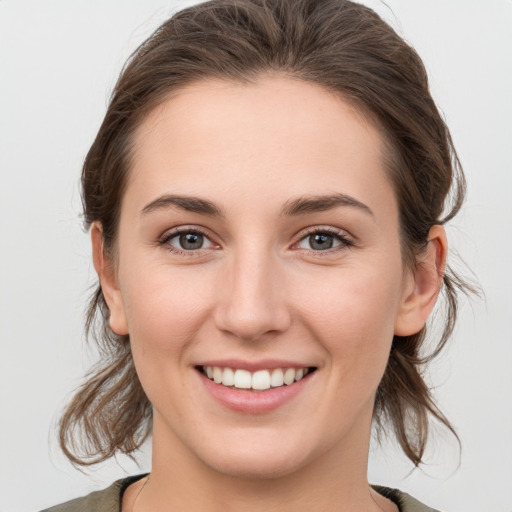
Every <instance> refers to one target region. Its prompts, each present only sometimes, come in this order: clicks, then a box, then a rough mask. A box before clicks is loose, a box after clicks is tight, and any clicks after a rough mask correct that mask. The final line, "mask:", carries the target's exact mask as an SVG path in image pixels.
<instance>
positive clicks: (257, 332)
mask: <svg viewBox="0 0 512 512" xmlns="http://www.w3.org/2000/svg"><path fill="white" fill-rule="evenodd" d="M228 260H229V263H227V268H226V273H227V275H224V277H225V282H224V283H220V286H221V287H222V288H221V289H222V292H221V295H222V300H221V301H220V304H219V307H218V311H217V315H216V316H217V326H218V327H219V328H220V329H221V330H224V331H229V332H231V333H232V334H234V335H235V336H237V337H238V338H240V339H244V340H249V341H250V340H256V339H258V338H260V337H261V336H263V335H264V334H267V333H271V332H273V333H276V332H282V331H284V330H285V329H286V328H287V327H288V325H289V323H290V314H289V311H288V308H287V304H286V297H285V293H284V289H283V286H282V285H283V276H282V272H281V271H280V270H282V269H280V268H279V267H280V265H279V261H278V259H277V258H276V256H275V255H274V254H273V253H272V251H271V250H269V249H268V247H267V248H265V247H261V246H256V245H255V244H251V245H246V246H245V247H243V246H242V247H240V248H239V249H238V250H235V251H233V254H232V255H231V257H230V258H228Z"/></svg>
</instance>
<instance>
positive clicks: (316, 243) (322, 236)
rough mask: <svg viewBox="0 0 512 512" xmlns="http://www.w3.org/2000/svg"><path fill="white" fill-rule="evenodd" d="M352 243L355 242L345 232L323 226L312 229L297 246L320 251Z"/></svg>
mask: <svg viewBox="0 0 512 512" xmlns="http://www.w3.org/2000/svg"><path fill="white" fill-rule="evenodd" d="M352 245H354V244H353V242H352V241H351V240H349V239H348V238H347V236H346V235H344V234H343V233H341V232H338V231H333V230H329V229H325V228H323V229H315V230H313V231H310V232H309V233H308V234H307V236H305V237H303V238H301V239H300V241H299V243H298V244H297V247H299V248H300V249H307V250H312V251H315V252H319V251H328V250H330V249H333V250H336V249H338V248H342V247H347V246H352Z"/></svg>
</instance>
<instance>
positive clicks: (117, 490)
mask: <svg viewBox="0 0 512 512" xmlns="http://www.w3.org/2000/svg"><path fill="white" fill-rule="evenodd" d="M144 476H146V475H137V476H131V477H128V478H123V479H122V480H117V481H116V482H114V483H113V484H112V485H111V486H110V487H107V488H106V489H104V490H103V491H95V492H92V493H91V494H88V495H87V496H83V497H82V498H77V499H74V500H71V501H68V502H66V503H62V504H61V505H56V506H55V507H51V508H48V509H46V510H43V511H42V512H121V502H122V496H123V492H124V490H125V489H126V488H127V487H128V486H129V485H130V484H132V483H133V482H136V481H137V480H139V479H140V478H143V477H144ZM372 487H373V488H374V489H375V490H376V491H377V492H378V493H379V494H382V496H384V497H386V498H388V499H390V500H391V501H394V502H395V503H396V504H397V506H398V508H399V509H400V512H439V511H437V510H434V509H433V508H430V507H427V506H426V505H423V504H422V503H420V502H419V501H417V500H415V499H414V498H413V497H412V496H409V495H408V494H406V493H404V492H401V491H398V490H396V489H388V488H387V487H381V486H378V485H373V486H372Z"/></svg>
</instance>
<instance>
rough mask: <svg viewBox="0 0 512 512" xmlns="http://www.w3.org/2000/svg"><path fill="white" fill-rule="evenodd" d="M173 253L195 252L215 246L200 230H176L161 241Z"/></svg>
mask: <svg viewBox="0 0 512 512" xmlns="http://www.w3.org/2000/svg"><path fill="white" fill-rule="evenodd" d="M160 244H161V245H164V246H165V247H166V248H168V249H169V250H170V251H172V252H178V253H183V252H193V251H198V250H200V249H209V248H212V247H215V244H214V243H213V242H212V241H211V240H210V239H209V238H208V237H207V236H206V235H205V234H204V233H202V232H201V231H199V230H198V229H183V228H181V229H175V230H174V231H172V232H171V233H168V234H166V235H165V236H164V237H163V239H161V240H160Z"/></svg>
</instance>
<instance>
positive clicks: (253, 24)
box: [60, 0, 469, 466]
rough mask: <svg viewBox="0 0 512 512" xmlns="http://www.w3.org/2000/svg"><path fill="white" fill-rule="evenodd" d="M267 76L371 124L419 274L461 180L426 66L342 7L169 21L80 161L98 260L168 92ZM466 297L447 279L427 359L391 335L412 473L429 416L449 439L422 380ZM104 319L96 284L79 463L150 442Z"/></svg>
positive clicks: (233, 5) (258, 0) (390, 416)
mask: <svg viewBox="0 0 512 512" xmlns="http://www.w3.org/2000/svg"><path fill="white" fill-rule="evenodd" d="M266 72H274V73H281V74H285V75H286V76H290V77H294V78H297V79H301V80H305V81H309V82H313V83H316V84H318V85H320V86H322V87H324V88H326V89H329V90H331V91H335V92H337V93H338V94H340V95H342V96H343V97H344V98H345V99H346V100H348V101H349V102H352V103H353V104H355V105H356V107H359V108H360V109H362V110H364V111H365V112H367V113H370V115H371V117H372V118H374V120H376V122H377V123H378V124H379V126H380V128H381V129H382V131H383V133H384V134H385V138H386V139H387V143H388V146H389V147H390V151H389V158H388V162H387V167H388V171H389V175H390V178H391V182H392V184H393V186H394V189H395V192H396V197H397V200H398V204H399V213H400V226H401V234H402V246H403V254H404V259H405V261H406V262H407V263H408V264H409V265H410V266H411V268H412V269H414V265H415V261H416V257H417V255H418V254H419V252H420V251H421V250H422V249H423V248H424V247H425V244H426V242H427V235H428V233H429V230H430V228H431V227H432V225H434V224H442V223H444V222H446V221H447V220H449V219H451V218H452V217H453V216H454V215H455V214H456V213H457V211H458V210H459V208H460V206H461V204H462V201H463V197H464V191H465V181H464V176H463V174H462V171H461V167H460V164H459V160H458V158H457V155H456V152H455V149H454V147H453V144H452V140H451V137H450V134H449V132H448V129H447V127H446V125H445V123H444V121H443V119H442V118H441V116H440V114H439V112H438V110H437V108H436V105H435V103H434V101H433V99H432V97H431V95H430V92H429V86H428V79H427V74H426V71H425V68H424V66H423V64H422V61H421V59H420V58H419V56H418V55H417V53H416V52H415V51H414V50H413V49H412V48H411V47H410V46H409V45H408V44H406V43H405V42H404V41H403V40H402V39H401V38H400V37H399V36H398V35H397V34H396V33H395V32H394V30H393V29H392V28H391V27H390V26H388V25H387V24H386V23H385V22H384V21H383V20H382V19H381V18H379V16H378V15H377V14H376V13H375V12H373V11H372V10H370V9H369V8H367V7H364V6H362V5H359V4H355V3H353V2H350V1H348V0H212V1H210V2H205V3H202V4H199V5H196V6H193V7H190V8H187V9H184V10H182V11H181V12H178V13H177V14H175V15H174V16H173V17H172V18H170V19H169V20H168V21H166V22H165V23H164V24H163V25H162V26H161V27H160V28H159V29H158V30H156V32H155V33H154V34H153V35H152V36H151V37H150V38H149V39H148V40H147V41H146V42H144V43H143V44H142V45H141V46H140V47H139V48H138V49H137V50H136V51H135V53H134V54H133V55H132V56H131V58H130V60H129V61H128V63H127V65H126V67H125V68H124V70H123V72H122V74H121V76H120V78H119V80H118V82H117V84H116V87H115V89H114V91H113V94H112V97H111V101H110V105H109V107H108V110H107V113H106V115H105V118H104V120H103V123H102V125H101V127H100V130H99V132H98V135H97V137H96V139H95V141H94V143H93V145H92V147H91V148H90V150H89V152H88V154H87V157H86V159H85V163H84V166H83V172H82V189H83V195H82V197H83V206H84V212H85V224H86V227H87V228H88V227H89V226H90V225H91V223H92V222H94V221H99V222H100V223H101V225H102V227H103V235H104V243H105V248H106V251H113V249H114V245H115V239H116V233H117V228H118V222H119V213H120V204H121V199H122V197H123V192H124V188H125V186H126V182H127V173H128V172H129V170H130V156H131V153H132V151H131V150H132V141H133V134H134V130H135V129H136V128H137V126H138V125H139V124H140V123H141V121H142V120H143V119H144V117H145V116H146V115H147V114H148V113H149V112H150V111H151V110H153V109H154V108H155V106H157V105H158V104H159V103H161V102H162V101H164V100H165V99H166V98H167V97H168V96H169V94H170V93H171V92H172V91H175V90H177V89H179V88H182V87H184V86H186V85H187V84H190V83H192V82H196V81H199V80H203V79H207V78H222V79H226V80H234V81H238V82H250V81H251V80H253V79H255V78H257V76H258V75H261V74H262V73H266ZM450 191H451V192H452V193H451V194H450ZM450 199H451V200H450ZM448 200H450V201H449V202H450V204H448V205H447V204H446V203H447V202H448ZM467 289H469V287H468V286H467V285H465V283H464V282H463V281H462V280H461V279H459V278H458V277H457V276H456V275H455V274H454V273H453V272H452V271H451V270H450V269H449V267H448V268H447V270H446V273H445V275H444V286H443V290H442V293H443V294H444V298H445V301H444V304H445V309H446V319H445V324H444V330H443V332H442V334H441V336H440V339H439V340H438V341H437V344H436V345H435V348H434V349H433V351H432V352H431V353H430V355H425V354H424V353H423V352H424V348H423V346H424V344H425V343H424V342H425V339H426V334H427V330H426V328H423V329H422V330H421V331H420V332H419V333H417V334H415V335H413V336H407V337H398V336H395V339H394V340H393V344H392V348H391V354H390V358H389V362H388V365H387V368H386V371H385V374H384V377H383V379H382V381H381V383H380V385H379V388H378V391H377V395H376V401H375V412H374V418H375V422H376V424H377V426H378V427H380V428H382V427H383V426H384V425H385V424H387V423H388V424H390V425H391V427H392V430H393V432H394V433H395V435H396V437H397V439H398V441H399V443H400V445H401V447H402V449H403V451H404V452H405V454H406V455H407V457H408V458H409V459H410V460H411V461H412V462H413V463H414V464H415V465H416V466H417V465H418V464H420V463H421V462H422V457H423V454H424V450H425V446H426V442H427V437H428V431H429V417H433V418H435V419H436V420H438V421H440V422H441V423H442V424H444V425H445V426H446V427H448V429H450V430H451V431H452V432H453V433H454V434H455V431H454V429H453V428H452V426H451V424H450V423H449V421H448V420H447V419H446V418H445V416H444V415H443V414H442V413H441V412H440V411H439V409H438V408H437V406H436V404H435V403H434V401H433V398H432V395H431V391H430V389H429V387H428V386H427V384H426V383H425V381H424V379H423V376H422V374H423V367H424V365H425V363H426V362H428V361H430V360H431V359H432V358H433V357H435V356H436V355H437V354H438V353H439V352H440V350H441V349H442V348H443V347H444V345H445V343H446V341H447V340H448V338H449V336H450V334H451V333H452V330H453V327H454V323H455V319H456V315H457V292H458V291H465V290H467ZM108 319H109V311H108V307H107V305H106V302H105V299H104V297H103V294H102V291H101V287H100V286H99V285H98V287H97V289H96V291H95V293H94V295H93V296H92V299H91V302H90V304H89V309H88V314H87V323H86V328H87V333H88V334H91V335H93V336H94V338H95V339H96V341H97V343H98V345H99V347H100V352H101V360H100V362H99V364H98V366H97V367H95V368H94V369H93V370H92V371H91V372H90V373H89V374H88V376H87V379H86V382H85V383H84V384H83V386H82V387H81V388H80V389H79V390H78V392H77V393H76V395H75V397H74V398H73V400H72V401H71V403H70V404H69V406H68V407H67V409H66V411H65V413H64V415H63V417H62V420H61V423H60V443H61V446H62V449H63V450H64V452H65V453H66V455H67V456H68V458H70V459H71V460H72V461H73V462H75V463H78V464H82V465H88V464H94V463H96V462H100V461H102V460H105V459H107V458H109V457H111V456H113V455H115V454H116V453H117V452H123V453H128V454H131V453H132V452H133V451H134V450H136V449H137V448H138V447H139V446H140V445H141V443H142V442H143V441H144V439H145V438H146V437H147V436H148V434H149V433H150V430H151V418H152V410H151V404H150V403H149V401H148V399H147V397H146V395H145V394H144V391H143V390H142V387H141V385H140V382H139V380H138V377H137V374H136V371H135V368H134V364H133V359H132V355H131V350H130V340H129V336H118V335H116V334H114V333H113V332H112V331H111V330H110V328H109V325H108ZM455 435H456V434H455Z"/></svg>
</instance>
